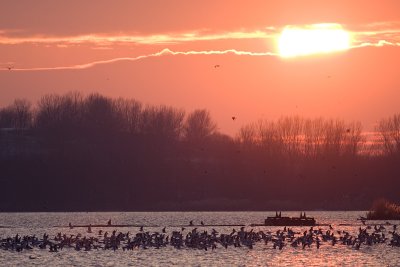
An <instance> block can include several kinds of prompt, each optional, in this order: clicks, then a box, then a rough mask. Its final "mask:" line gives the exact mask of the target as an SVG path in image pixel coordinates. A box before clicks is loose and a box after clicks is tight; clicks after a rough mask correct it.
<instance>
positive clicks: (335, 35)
mask: <svg viewBox="0 0 400 267" xmlns="http://www.w3.org/2000/svg"><path fill="white" fill-rule="evenodd" d="M278 43H279V44H278V46H279V55H280V56H281V57H297V56H305V55H312V54H321V53H330V52H335V51H342V50H347V49H349V48H350V34H349V33H348V32H347V31H345V30H344V29H343V28H342V26H341V25H340V24H335V23H324V24H312V25H307V26H304V27H294V26H287V27H285V29H284V30H283V31H282V33H281V35H280V37H279V41H278Z"/></svg>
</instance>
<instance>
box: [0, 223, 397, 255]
mask: <svg viewBox="0 0 400 267" xmlns="http://www.w3.org/2000/svg"><path fill="white" fill-rule="evenodd" d="M387 228H388V229H387ZM396 230H397V225H392V226H387V225H386V227H385V226H383V225H380V226H376V225H375V226H374V227H372V226H367V227H365V228H362V227H360V228H359V230H358V234H356V235H351V234H350V233H348V232H346V231H340V230H336V231H335V230H334V228H333V227H332V226H329V229H326V230H323V229H321V228H315V227H311V228H309V229H307V230H305V231H304V232H295V231H293V230H292V229H291V228H287V227H284V228H283V229H279V230H277V231H274V232H271V231H265V232H264V231H255V230H254V229H250V230H245V227H241V228H240V230H236V229H233V230H232V231H231V232H229V233H219V232H218V231H216V230H215V229H212V230H211V231H210V232H209V231H207V230H205V229H204V230H199V229H198V228H195V227H191V229H190V230H187V229H185V227H182V228H181V229H180V231H175V230H174V231H172V232H170V233H167V230H166V227H164V228H162V229H161V231H160V232H146V231H145V230H144V227H140V228H139V231H138V232H137V233H136V234H131V233H129V232H127V233H122V232H118V233H117V231H116V230H114V231H112V232H111V233H109V232H107V231H103V230H99V231H98V232H97V235H96V233H94V234H93V235H90V236H82V235H81V234H77V235H73V234H62V233H61V232H60V233H58V234H57V235H55V237H54V238H53V239H51V238H49V235H48V234H44V235H43V236H42V237H37V236H36V235H25V236H20V235H18V234H17V235H15V236H13V237H7V238H0V249H3V250H8V251H17V252H21V251H23V250H32V249H34V248H39V249H42V250H48V251H50V252H58V251H59V250H62V249H65V248H71V249H75V250H77V251H79V250H84V251H91V250H114V251H115V250H117V249H122V250H124V251H125V250H134V249H139V248H141V249H148V248H155V249H160V248H163V247H167V246H172V247H174V248H176V249H182V248H188V249H200V250H209V249H211V250H214V249H217V248H225V249H228V248H230V247H245V248H248V249H253V246H254V245H255V244H256V243H264V244H265V245H268V244H270V245H271V246H272V247H273V248H274V249H279V250H282V249H283V248H284V247H288V246H290V247H293V248H302V249H309V248H316V249H319V248H320V247H321V246H323V245H324V246H327V245H329V246H335V245H344V246H347V247H349V248H352V249H356V250H358V249H360V247H361V246H372V245H375V244H388V245H390V246H393V247H400V234H399V233H397V232H396ZM88 233H92V229H91V228H89V229H88Z"/></svg>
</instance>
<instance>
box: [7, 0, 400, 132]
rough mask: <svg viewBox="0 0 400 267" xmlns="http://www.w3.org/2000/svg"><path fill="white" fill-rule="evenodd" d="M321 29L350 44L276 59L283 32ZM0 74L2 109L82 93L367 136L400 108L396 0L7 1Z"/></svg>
mask: <svg viewBox="0 0 400 267" xmlns="http://www.w3.org/2000/svg"><path fill="white" fill-rule="evenodd" d="M294 2H295V3H294ZM315 23H339V24H341V25H342V26H343V28H345V29H346V30H348V31H349V32H350V33H351V34H352V37H353V43H352V48H351V49H350V50H348V51H344V52H338V53H331V54H325V55H313V56H306V57H301V58H290V59H282V58H280V57H279V56H278V55H277V52H278V51H277V45H276V39H277V37H278V36H279V33H280V32H281V31H282V29H283V28H284V27H285V26H286V25H300V26H301V25H306V24H315ZM216 64H219V65H220V66H221V67H220V68H214V65H216ZM8 66H12V67H13V70H11V71H8V70H7V67H8ZM0 69H1V71H0V96H1V97H0V106H2V105H6V104H8V103H10V102H11V101H12V100H13V99H14V98H27V99H31V100H32V101H35V100H37V99H38V97H40V96H41V95H43V94H45V93H51V92H57V93H64V92H67V91H71V90H77V91H82V92H87V93H88V92H101V93H103V94H105V95H109V96H123V97H132V98H136V99H138V100H139V101H141V102H144V103H148V104H167V105H173V106H175V107H179V108H185V109H186V110H187V111H191V110H193V109H195V108H207V109H209V110H210V111H211V114H212V115H213V117H214V118H215V119H216V120H217V123H218V125H219V127H220V130H221V131H222V132H225V133H229V134H234V133H235V132H236V131H237V129H238V128H239V127H240V126H241V125H242V124H244V123H247V122H249V121H254V120H257V119H260V118H263V119H275V118H278V117H279V116H281V115H293V114H296V115H301V116H306V117H317V116H324V117H332V118H340V119H346V120H359V121H361V122H362V123H363V124H364V126H365V128H366V130H370V129H372V127H373V125H374V123H375V122H376V120H378V119H380V118H382V117H385V116H389V115H392V114H393V113H396V112H397V113H398V112H400V108H399V107H400V106H399V100H400V2H399V1H396V0H392V1H357V0H354V1H311V0H310V1H289V0H285V1H162V0H159V1H155V0H153V1H94V0H93V1H51V0H48V1H40V2H39V1H37V2H36V1H35V2H34V1H28V0H26V1H23V0H21V1H11V0H10V1H7V0H5V1H2V2H1V4H0ZM232 116H236V117H237V118H238V119H237V120H235V121H232V120H231V117H232Z"/></svg>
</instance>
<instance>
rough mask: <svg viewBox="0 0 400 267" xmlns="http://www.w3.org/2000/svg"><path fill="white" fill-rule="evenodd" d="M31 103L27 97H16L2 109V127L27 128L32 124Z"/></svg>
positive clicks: (0, 120)
mask: <svg viewBox="0 0 400 267" xmlns="http://www.w3.org/2000/svg"><path fill="white" fill-rule="evenodd" d="M32 117H33V116H32V110H31V103H30V102H29V101H27V100H25V99H16V100H14V102H13V103H12V104H11V105H9V106H7V107H5V108H3V109H1V110H0V128H14V129H18V130H21V129H27V128H29V127H31V124H32Z"/></svg>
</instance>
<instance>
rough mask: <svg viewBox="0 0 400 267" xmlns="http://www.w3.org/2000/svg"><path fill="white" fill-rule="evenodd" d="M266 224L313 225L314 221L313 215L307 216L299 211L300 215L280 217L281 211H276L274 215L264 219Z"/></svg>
mask: <svg viewBox="0 0 400 267" xmlns="http://www.w3.org/2000/svg"><path fill="white" fill-rule="evenodd" d="M264 225H266V226H315V225H316V221H315V219H314V218H313V217H307V216H306V213H305V212H304V215H303V214H302V213H301V214H300V217H282V216H281V213H280V212H279V214H278V213H276V215H275V216H274V217H267V219H265V221H264Z"/></svg>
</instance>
